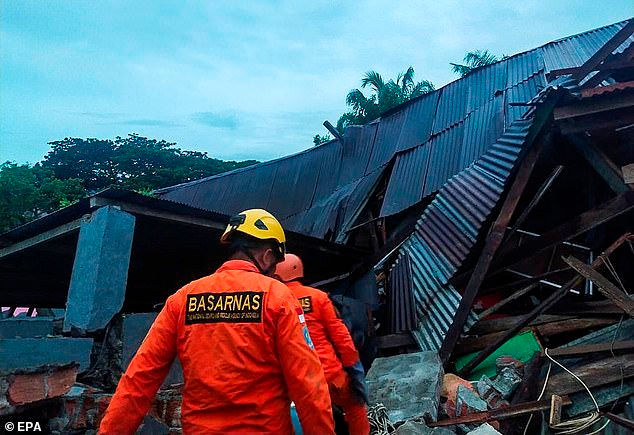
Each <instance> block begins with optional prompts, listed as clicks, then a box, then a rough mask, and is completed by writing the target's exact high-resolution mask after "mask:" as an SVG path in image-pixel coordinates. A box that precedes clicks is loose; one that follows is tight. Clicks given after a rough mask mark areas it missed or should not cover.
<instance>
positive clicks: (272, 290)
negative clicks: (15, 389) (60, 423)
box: [99, 260, 334, 434]
mask: <svg viewBox="0 0 634 435" xmlns="http://www.w3.org/2000/svg"><path fill="white" fill-rule="evenodd" d="M303 321H304V320H303V315H302V310H301V308H300V306H299V304H298V303H297V300H296V299H295V298H294V297H293V295H292V293H291V292H290V291H289V290H288V288H287V287H286V286H285V285H283V284H281V283H279V282H278V281H276V280H274V279H272V278H269V277H266V276H263V275H262V274H260V273H258V270H257V269H256V267H255V266H254V265H253V264H251V263H249V262H247V261H242V260H231V261H227V262H226V263H224V264H223V265H222V267H220V268H219V269H218V270H217V271H216V273H214V274H213V275H210V276H207V277H204V278H202V279H199V280H197V281H193V282H191V283H189V284H187V285H186V286H185V287H183V288H181V289H180V290H179V291H178V292H176V293H175V294H173V295H172V296H170V297H169V298H168V299H167V302H166V303H165V307H164V308H163V309H162V310H161V312H160V313H159V315H158V316H157V318H156V320H155V321H154V324H153V325H152V327H151V328H150V330H149V331H148V334H147V336H146V337H145V339H144V341H143V343H142V344H141V346H140V347H139V350H138V351H137V353H136V355H135V357H134V358H133V360H132V361H131V362H130V365H129V366H128V369H127V370H126V372H125V374H124V375H123V376H122V377H121V380H120V382H119V385H118V386H117V390H116V392H115V394H114V396H113V397H112V400H111V401H110V405H109V406H108V409H107V410H106V413H105V415H104V418H103V420H102V421H101V426H100V428H99V432H100V433H116V434H124V433H134V431H135V430H136V429H137V427H138V426H139V424H140V423H141V420H142V419H143V417H144V416H145V414H146V413H147V412H148V409H149V407H150V405H151V403H152V400H153V399H154V396H155V394H156V391H157V390H158V388H159V387H160V385H161V383H162V381H163V379H164V378H165V376H166V375H167V373H168V371H169V368H170V366H171V364H172V361H173V360H174V358H175V357H176V356H178V358H179V360H180V362H181V365H182V367H183V375H184V378H185V385H184V387H183V402H182V408H181V422H182V425H183V432H185V433H196V434H198V433H231V432H249V433H292V424H291V419H290V415H289V408H290V402H291V400H292V401H293V402H295V406H296V409H297V413H298V415H299V418H300V422H301V424H302V427H304V428H305V431H306V432H307V433H317V434H328V433H333V431H334V423H333V420H332V410H331V406H330V397H329V394H328V386H327V384H326V380H325V378H324V372H323V370H322V368H321V364H320V363H319V359H318V357H317V355H316V354H315V352H314V351H313V350H312V349H311V348H310V346H312V344H310V336H309V335H308V332H307V328H306V325H305V324H302V323H303Z"/></svg>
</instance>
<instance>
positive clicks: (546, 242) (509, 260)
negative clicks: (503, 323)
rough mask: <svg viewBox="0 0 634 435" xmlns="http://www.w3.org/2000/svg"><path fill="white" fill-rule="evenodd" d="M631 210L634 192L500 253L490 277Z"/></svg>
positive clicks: (622, 195) (620, 196) (633, 202)
mask: <svg viewBox="0 0 634 435" xmlns="http://www.w3.org/2000/svg"><path fill="white" fill-rule="evenodd" d="M631 210H634V191H628V192H623V193H621V194H620V195H617V196H615V197H614V198H612V199H610V200H608V201H606V202H604V203H602V204H601V205H599V206H598V207H596V208H593V209H592V210H588V211H586V212H584V213H581V214H580V215H578V216H575V217H574V218H572V219H571V220H569V221H568V222H566V223H564V224H561V225H559V226H558V227H556V228H554V229H553V230H551V231H549V232H548V233H546V234H544V235H542V236H541V237H539V238H537V239H534V240H529V241H527V242H526V243H524V244H522V245H521V246H519V247H517V248H515V249H513V250H511V251H510V252H501V253H500V256H499V259H498V260H497V261H495V262H493V265H492V266H491V268H492V269H493V270H492V272H491V274H490V275H495V274H497V273H500V272H502V271H503V270H505V269H507V268H509V267H512V266H514V265H516V264H517V263H520V262H522V261H525V260H528V259H530V258H533V257H535V256H536V255H538V254H540V253H542V252H543V251H545V250H547V249H550V248H552V247H553V246H556V245H558V244H560V243H562V242H565V241H568V240H570V239H572V238H574V237H576V236H579V235H581V234H583V233H585V232H587V231H590V230H591V229H594V228H596V227H598V226H600V225H602V224H605V223H607V222H609V221H611V220H612V219H614V218H616V217H618V216H621V215H622V214H623V213H626V212H629V211H631ZM577 285H578V284H577Z"/></svg>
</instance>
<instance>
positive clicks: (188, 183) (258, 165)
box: [154, 139, 338, 194]
mask: <svg viewBox="0 0 634 435" xmlns="http://www.w3.org/2000/svg"><path fill="white" fill-rule="evenodd" d="M337 141H338V139H332V140H329V141H328V142H326V143H323V144H319V145H316V146H312V147H310V148H306V149H303V150H300V151H297V152H295V153H293V154H287V155H285V156H281V157H277V158H275V159H271V160H265V161H263V162H258V163H254V164H253V165H249V166H243V167H241V168H236V169H232V170H230V171H225V172H220V173H218V174H214V175H209V176H207V177H204V178H199V179H197V180H192V181H186V182H184V183H180V184H175V185H173V186H167V187H162V188H160V189H156V190H155V191H154V192H155V193H159V194H162V193H167V192H170V191H172V190H174V189H177V188H178V189H180V188H182V187H188V186H194V185H196V184H199V183H202V182H205V181H209V180H212V179H216V178H222V177H225V176H229V175H234V174H237V173H240V172H246V171H249V170H251V169H254V168H261V167H263V166H268V165H271V164H273V163H277V162H281V161H283V160H287V159H290V158H292V157H297V156H299V155H301V154H306V153H308V152H310V151H314V150H317V149H319V148H321V147H324V146H326V145H331V144H333V143H335V142H337Z"/></svg>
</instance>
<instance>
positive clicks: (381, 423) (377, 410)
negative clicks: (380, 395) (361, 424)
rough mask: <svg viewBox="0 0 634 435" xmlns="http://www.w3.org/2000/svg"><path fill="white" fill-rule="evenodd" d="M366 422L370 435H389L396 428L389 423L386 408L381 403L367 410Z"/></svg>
mask: <svg viewBox="0 0 634 435" xmlns="http://www.w3.org/2000/svg"><path fill="white" fill-rule="evenodd" d="M368 420H369V421H370V433H371V434H372V435H389V434H390V433H391V432H393V431H394V430H395V429H396V428H395V427H394V425H393V424H392V422H391V421H390V417H389V416H388V414H387V408H386V407H385V405H383V404H382V403H377V404H376V405H373V406H370V407H369V408H368Z"/></svg>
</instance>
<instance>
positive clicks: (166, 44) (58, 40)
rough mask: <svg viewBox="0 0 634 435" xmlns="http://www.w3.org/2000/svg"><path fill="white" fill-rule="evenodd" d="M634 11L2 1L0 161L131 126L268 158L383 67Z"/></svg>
mask: <svg viewBox="0 0 634 435" xmlns="http://www.w3.org/2000/svg"><path fill="white" fill-rule="evenodd" d="M633 15H634V3H633V2H632V0H605V1H602V2H597V1H591V0H578V1H572V0H555V1H553V0H521V1H512V0H488V1H468V0H462V1H454V0H443V1H429V0H419V1H405V0H403V1H398V2H387V1H385V0H383V1H335V0H329V1H321V0H311V1H279V2H277V1H275V2H274V1H270V2H269V1H224V2H221V1H204V0H201V1H173V0H135V1H115V0H99V1H97V0H91V1H88V0H63V1H49V0H0V162H3V161H6V160H10V161H15V162H18V163H24V162H30V163H35V162H37V161H39V160H41V159H42V157H43V156H44V155H45V154H46V152H47V151H48V149H49V145H47V142H50V141H54V140H59V139H63V138H65V137H81V138H86V137H96V138H102V139H105V138H114V137H116V136H125V135H127V134H128V133H138V134H140V135H143V136H147V137H150V138H155V139H165V140H168V141H170V142H176V143H177V144H178V146H179V147H181V148H183V149H189V150H197V151H205V152H207V153H208V154H209V156H211V157H217V158H222V159H231V160H241V159H257V160H268V159H272V158H276V157H280V156H283V155H287V154H291V153H294V152H297V151H300V150H303V149H306V148H309V147H310V146H312V137H313V136H314V135H315V134H325V133H326V130H325V128H324V127H323V126H322V123H323V121H324V120H329V121H330V122H332V123H333V124H335V123H336V122H337V119H338V118H339V116H340V115H341V114H342V113H343V112H345V111H346V105H345V96H346V94H347V92H348V91H349V90H350V89H353V88H357V87H359V86H360V80H361V77H362V76H363V74H364V73H365V72H366V71H368V70H371V69H373V70H376V71H378V72H380V73H381V74H382V75H383V76H384V77H386V78H392V77H395V76H396V74H397V73H399V72H401V71H404V70H406V69H407V67H409V66H410V65H411V66H413V67H414V69H415V71H416V78H417V79H418V80H421V79H427V80H431V81H432V82H433V83H434V84H435V85H436V87H440V86H442V85H445V84H447V83H449V82H450V81H452V80H455V79H456V75H455V74H453V73H452V72H451V68H450V65H449V63H450V62H460V61H461V59H462V57H463V56H464V54H465V53H466V52H467V51H469V50H474V49H488V50H489V51H491V52H492V53H494V54H506V55H511V54H515V53H519V52H522V51H526V50H530V49H532V48H535V47H537V46H539V45H542V44H544V43H547V42H549V41H552V40H555V39H558V38H562V37H565V36H569V35H572V34H575V33H580V32H583V31H586V30H590V29H592V28H595V27H600V26H603V25H607V24H611V23H614V22H617V21H621V20H623V19H626V18H629V17H631V16H633Z"/></svg>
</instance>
